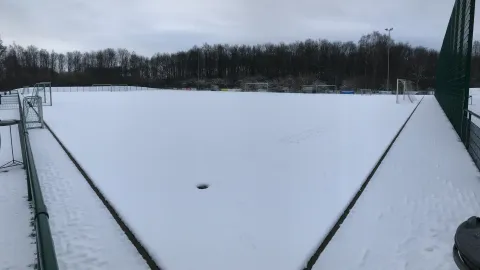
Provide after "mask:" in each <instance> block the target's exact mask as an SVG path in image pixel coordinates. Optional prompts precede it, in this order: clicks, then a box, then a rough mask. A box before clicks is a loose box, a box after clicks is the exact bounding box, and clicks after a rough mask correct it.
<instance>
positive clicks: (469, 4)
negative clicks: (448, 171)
mask: <svg viewBox="0 0 480 270" xmlns="http://www.w3.org/2000/svg"><path fill="white" fill-rule="evenodd" d="M474 18H475V0H456V1H455V5H454V7H453V11H452V15H451V17H450V21H449V23H448V27H447V32H446V34H445V38H444V40H443V45H442V49H441V51H440V57H439V59H438V66H437V77H436V78H437V79H436V86H437V89H436V92H435V96H436V98H437V100H438V102H439V103H440V106H442V109H443V110H444V112H445V114H446V115H447V117H448V119H449V120H450V122H451V123H452V125H453V127H454V128H455V130H456V131H457V133H458V135H459V136H460V138H462V141H464V142H465V141H466V140H467V138H466V137H467V135H466V134H467V126H468V125H467V120H468V118H467V113H468V112H467V109H468V98H469V86H470V62H471V56H472V40H473V23H474Z"/></svg>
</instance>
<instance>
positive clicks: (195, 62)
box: [0, 32, 480, 90]
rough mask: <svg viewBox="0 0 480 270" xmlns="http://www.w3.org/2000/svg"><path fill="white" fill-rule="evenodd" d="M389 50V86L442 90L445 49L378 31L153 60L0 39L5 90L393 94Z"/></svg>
mask: <svg viewBox="0 0 480 270" xmlns="http://www.w3.org/2000/svg"><path fill="white" fill-rule="evenodd" d="M389 45H390V88H391V89H394V88H395V87H396V86H395V83H396V79H397V78H404V79H409V80H412V81H414V82H415V84H417V85H418V87H419V88H420V89H428V88H435V66H436V62H437V59H438V54H439V53H438V51H436V50H433V49H428V48H424V47H413V46H411V45H409V44H407V43H402V42H395V41H394V40H392V39H390V38H389V37H388V35H385V34H381V33H379V32H373V33H370V34H367V35H364V36H362V37H361V38H360V40H359V41H358V42H357V43H355V42H331V41H328V40H325V39H320V40H311V39H308V40H306V41H303V42H299V41H297V42H294V43H288V44H286V43H279V44H271V43H267V44H260V45H254V46H249V45H227V44H216V45H208V44H205V45H203V46H202V47H196V46H195V47H193V48H191V49H190V50H188V51H179V52H177V53H173V54H168V53H157V54H155V55H153V56H152V57H145V56H141V55H138V54H137V53H135V52H132V51H129V50H127V49H112V48H108V49H104V50H100V51H91V52H79V51H73V52H68V53H57V52H55V51H51V52H49V51H47V50H44V49H39V48H37V47H35V46H33V45H31V46H28V47H27V48H24V47H21V46H19V45H16V44H12V45H7V44H3V42H2V40H1V39H0V90H7V89H12V88H17V87H23V86H27V85H33V84H35V83H36V82H41V81H51V82H52V84H53V85H55V86H73V85H78V86H86V85H92V84H129V85H141V86H149V87H159V88H160V87H162V88H163V87H199V88H210V87H212V85H218V86H219V87H236V88H241V87H243V84H244V83H248V82H269V83H270V84H271V85H272V86H271V88H273V87H278V88H288V89H291V90H295V89H300V88H301V86H302V85H311V84H329V85H337V87H339V88H344V89H362V88H363V89H386V88H387V85H386V84H387V48H388V46H389ZM472 62H473V63H472V76H471V77H472V81H471V83H472V86H479V85H480V42H479V41H475V43H474V46H473V60H472Z"/></svg>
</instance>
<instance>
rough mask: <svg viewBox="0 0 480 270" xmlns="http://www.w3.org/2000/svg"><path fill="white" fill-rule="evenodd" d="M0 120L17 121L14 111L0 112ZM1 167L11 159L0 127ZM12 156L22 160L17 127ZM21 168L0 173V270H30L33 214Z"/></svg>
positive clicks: (7, 134)
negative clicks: (0, 216)
mask: <svg viewBox="0 0 480 270" xmlns="http://www.w3.org/2000/svg"><path fill="white" fill-rule="evenodd" d="M0 119H2V120H7V119H19V115H18V109H17V110H0ZM0 139H1V147H0V166H1V165H4V164H6V163H7V162H10V161H11V160H12V152H11V151H12V148H11V146H10V131H9V127H0ZM12 141H13V150H14V151H13V154H14V157H15V160H17V161H22V151H21V148H20V140H19V135H18V129H17V126H16V125H15V126H12ZM26 177H27V176H26V174H25V170H23V168H22V166H17V167H12V168H9V169H7V170H0V213H1V215H2V218H1V221H0V269H9V270H24V269H33V265H34V264H35V252H36V247H35V236H34V235H33V233H34V228H33V226H30V222H31V219H32V218H33V213H31V210H30V209H29V203H28V200H27V180H26Z"/></svg>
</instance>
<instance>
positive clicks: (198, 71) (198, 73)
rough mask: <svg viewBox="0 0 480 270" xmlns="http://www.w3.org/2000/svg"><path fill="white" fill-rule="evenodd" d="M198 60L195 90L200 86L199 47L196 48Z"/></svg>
mask: <svg viewBox="0 0 480 270" xmlns="http://www.w3.org/2000/svg"><path fill="white" fill-rule="evenodd" d="M197 56H198V60H197V76H198V78H197V90H198V89H199V88H200V48H199V49H198V55H197Z"/></svg>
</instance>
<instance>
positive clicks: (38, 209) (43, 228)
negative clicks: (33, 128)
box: [17, 94, 58, 270]
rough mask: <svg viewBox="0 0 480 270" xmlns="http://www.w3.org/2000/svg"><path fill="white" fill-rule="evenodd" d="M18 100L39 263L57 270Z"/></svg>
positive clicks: (23, 151)
mask: <svg viewBox="0 0 480 270" xmlns="http://www.w3.org/2000/svg"><path fill="white" fill-rule="evenodd" d="M17 98H18V108H19V109H18V112H19V114H20V123H19V125H18V131H19V135H20V145H21V148H22V157H23V162H24V166H25V170H26V173H27V189H28V200H29V201H32V200H33V205H34V224H35V229H36V240H37V262H38V269H40V270H57V269H58V263H57V257H56V254H55V246H54V244H53V239H52V233H51V231H50V224H49V216H48V211H47V207H46V205H45V202H44V200H43V195H42V190H41V187H40V181H39V180H38V175H37V169H36V167H35V161H34V158H33V153H32V148H31V145H30V138H29V134H28V130H27V128H26V125H25V119H24V116H23V111H22V102H21V100H20V95H19V94H17Z"/></svg>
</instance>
